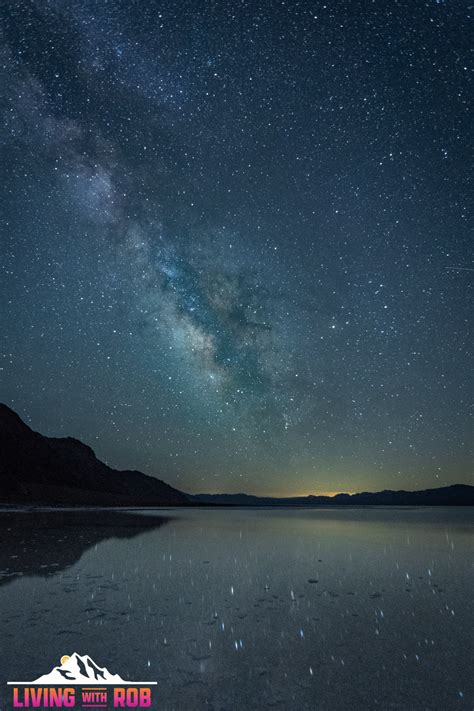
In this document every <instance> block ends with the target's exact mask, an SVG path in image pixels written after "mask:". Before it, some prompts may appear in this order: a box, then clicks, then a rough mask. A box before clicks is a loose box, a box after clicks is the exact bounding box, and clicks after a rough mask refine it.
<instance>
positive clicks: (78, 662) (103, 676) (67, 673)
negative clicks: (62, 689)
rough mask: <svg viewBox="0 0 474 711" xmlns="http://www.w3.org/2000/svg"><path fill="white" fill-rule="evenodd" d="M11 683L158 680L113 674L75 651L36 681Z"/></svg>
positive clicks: (114, 683) (97, 683) (134, 683)
mask: <svg viewBox="0 0 474 711" xmlns="http://www.w3.org/2000/svg"><path fill="white" fill-rule="evenodd" d="M8 684H9V685H16V686H20V685H31V686H32V685H34V684H38V685H45V684H56V685H68V686H69V685H76V684H77V685H81V686H84V685H89V686H90V685H91V684H94V685H95V686H101V687H102V686H107V685H109V686H145V685H146V686H151V685H155V684H156V681H127V680H125V679H122V677H121V676H119V674H112V673H111V672H109V670H108V669H107V668H106V667H100V666H99V665H98V664H96V663H95V662H94V660H93V659H91V657H89V655H87V654H84V655H81V654H78V653H77V652H74V654H71V655H70V656H69V655H68V654H65V655H63V656H62V657H61V659H60V664H59V665H58V666H57V667H54V668H53V669H52V670H51V671H50V672H49V674H43V676H40V677H38V678H37V679H35V680H34V681H9V682H8Z"/></svg>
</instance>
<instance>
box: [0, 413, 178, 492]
mask: <svg viewBox="0 0 474 711" xmlns="http://www.w3.org/2000/svg"><path fill="white" fill-rule="evenodd" d="M0 502H2V503H34V504H56V505H64V506H71V505H102V506H169V505H173V506H175V505H181V504H187V503H188V497H187V496H186V494H183V493H182V492H181V491H178V490H177V489H173V487H171V486H169V485H168V484H165V483H164V482H163V481H160V480H159V479H155V478H154V477H151V476H147V475H146V474H142V473H141V472H138V471H117V470H116V469H111V468H110V467H108V466H107V465H106V464H104V463H103V462H101V461H100V460H99V459H97V457H96V456H95V454H94V452H93V450H92V449H91V448H90V447H88V446H87V445H85V444H83V443H82V442H80V441H79V440H77V439H73V438H72V437H63V438H59V437H44V436H43V435H41V434H39V433H38V432H33V430H32V429H30V428H29V427H28V425H26V424H25V423H24V422H23V420H21V419H20V417H18V415H17V414H16V413H15V412H13V410H11V409H10V408H9V407H7V406H6V405H3V404H0Z"/></svg>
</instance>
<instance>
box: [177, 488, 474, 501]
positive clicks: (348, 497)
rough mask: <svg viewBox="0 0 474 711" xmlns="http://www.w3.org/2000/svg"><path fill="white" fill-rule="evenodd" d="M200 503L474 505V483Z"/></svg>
mask: <svg viewBox="0 0 474 711" xmlns="http://www.w3.org/2000/svg"><path fill="white" fill-rule="evenodd" d="M189 498H190V499H191V501H193V502H194V503H196V504H214V505H216V506H224V505H226V506H474V486H469V485H468V484H453V485H452V486H442V487H439V488H437V489H424V490H422V491H403V490H401V491H390V490H386V491H378V492H373V493H372V492H368V491H365V492H363V493H361V494H336V496H312V495H310V496H292V497H286V498H284V497H283V498H273V497H271V496H250V495H248V494H196V495H195V496H190V497H189Z"/></svg>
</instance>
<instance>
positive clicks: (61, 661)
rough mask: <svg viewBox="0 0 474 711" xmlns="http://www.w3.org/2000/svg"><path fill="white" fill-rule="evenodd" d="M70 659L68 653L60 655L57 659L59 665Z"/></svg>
mask: <svg viewBox="0 0 474 711" xmlns="http://www.w3.org/2000/svg"><path fill="white" fill-rule="evenodd" d="M70 659H71V657H70V656H69V654H63V656H62V657H61V659H60V660H59V661H60V663H61V666H62V665H63V664H66V662H68V661H69V660H70Z"/></svg>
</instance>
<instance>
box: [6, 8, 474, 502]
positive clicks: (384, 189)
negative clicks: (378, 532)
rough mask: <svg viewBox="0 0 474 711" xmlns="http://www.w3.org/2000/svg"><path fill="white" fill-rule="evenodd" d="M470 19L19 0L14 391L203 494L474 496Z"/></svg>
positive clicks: (9, 364) (12, 103) (13, 175)
mask: <svg viewBox="0 0 474 711" xmlns="http://www.w3.org/2000/svg"><path fill="white" fill-rule="evenodd" d="M468 5H469V4H468V3H467V2H463V1H462V0H444V1H443V0H437V1H436V0H391V1H390V2H387V1H385V0H376V1H375V0H372V1H371V0H364V1H361V0H333V1H332V2H331V1H329V0H326V2H320V1H315V2H310V1H304V0H303V1H301V2H297V1H295V0H293V1H292V0H286V2H278V1H275V2H273V1H270V0H268V1H267V2H258V1H247V2H241V1H238V0H234V1H232V2H231V1H229V0H219V1H217V0H216V1H214V2H210V1H208V2H205V1H203V2H191V1H190V0H179V1H178V0H176V1H175V2H155V1H154V0H147V1H146V2H144V1H143V0H109V1H107V0H37V1H34V0H23V1H22V2H12V1H9V0H6V1H5V2H3V3H2V6H1V9H0V15H1V16H0V20H1V23H0V28H1V35H0V46H1V55H2V56H1V62H0V64H1V80H0V81H1V94H2V97H3V100H2V104H1V126H2V129H1V143H0V146H1V160H0V166H1V167H0V171H1V177H0V181H1V186H2V201H1V210H2V214H1V234H2V250H1V281H0V290H1V303H2V314H3V316H2V329H1V332H2V349H1V354H2V363H1V365H2V370H1V399H2V400H3V401H4V402H6V403H7V404H8V405H10V406H11V407H13V408H14V409H15V410H16V411H17V412H18V413H19V414H20V415H21V416H22V417H23V418H25V420H26V421H27V422H28V423H29V424H30V425H31V426H32V427H33V428H34V429H36V430H39V431H41V432H43V433H44V434H48V435H57V436H62V435H64V436H65V435H71V436H75V437H78V438H80V439H82V440H83V441H85V442H86V443H88V444H90V445H91V446H92V447H93V448H94V450H95V451H96V453H97V455H98V456H99V457H100V458H102V459H104V460H105V461H107V462H108V463H109V464H110V465H111V466H114V467H118V468H134V469H141V470H142V471H145V472H146V473H149V474H155V475H157V476H159V477H160V478H163V479H165V480H166V481H168V482H169V483H170V484H172V485H174V486H177V487H179V488H181V489H183V490H185V491H190V492H193V493H197V492H201V491H203V492H204V491H209V492H218V491H227V492H235V491H246V492H248V493H266V494H277V495H278V494H306V493H325V492H338V491H351V492H352V491H361V490H367V489H368V490H380V489H383V488H408V489H416V488H426V487H434V486H442V485H446V484H451V483H455V482H459V483H469V482H470V481H471V475H470V462H471V461H472V460H471V452H470V451H469V447H468V442H469V438H470V437H469V435H470V433H471V434H472V428H471V427H470V423H469V396H470V395H471V394H472V387H471V386H472V380H471V378H470V373H469V357H468V348H469V341H468V327H469V321H470V320H471V317H472V311H471V308H472V307H471V304H472V301H471V298H472V291H471V285H472V281H473V276H474V274H473V272H474V265H473V263H472V261H471V253H470V247H469V236H470V228H471V223H470V221H469V213H468V202H469V193H470V188H471V185H470V181H469V150H468V146H469V115H468V100H469V86H470V85H469V72H468V64H467V50H468V39H469V32H468V27H469V23H470V18H469V9H468Z"/></svg>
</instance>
